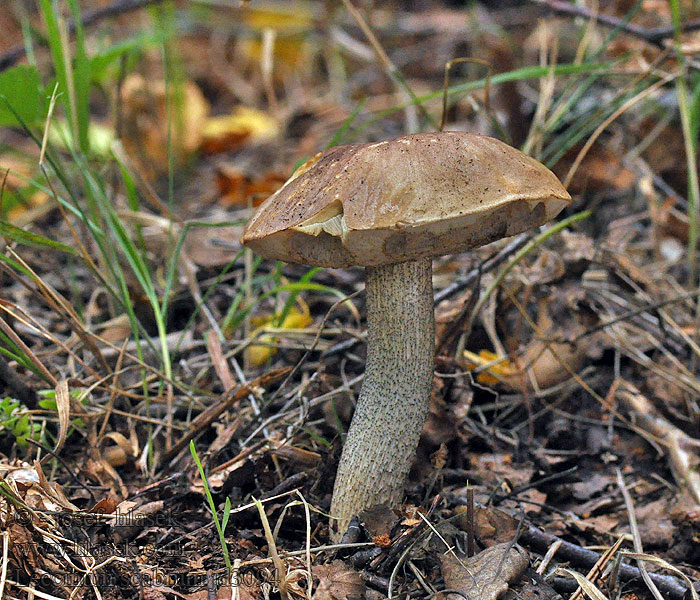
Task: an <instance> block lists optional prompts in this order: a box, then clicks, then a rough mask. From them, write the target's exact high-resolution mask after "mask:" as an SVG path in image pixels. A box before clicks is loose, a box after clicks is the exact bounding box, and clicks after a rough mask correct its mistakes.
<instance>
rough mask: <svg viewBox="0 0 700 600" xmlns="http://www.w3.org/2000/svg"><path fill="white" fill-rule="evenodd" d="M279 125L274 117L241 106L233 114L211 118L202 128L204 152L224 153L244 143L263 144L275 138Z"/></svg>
mask: <svg viewBox="0 0 700 600" xmlns="http://www.w3.org/2000/svg"><path fill="white" fill-rule="evenodd" d="M278 133H279V124H278V123H277V120H276V119H275V118H274V117H272V115H270V114H268V113H266V112H263V111H261V110H257V109H255V108H250V107H247V106H239V107H237V108H235V109H234V110H233V112H232V113H231V114H228V115H223V116H217V117H210V118H208V119H207V120H206V121H205V122H204V126H203V127H202V141H201V146H202V150H203V151H204V152H207V153H210V154H211V153H214V152H223V151H225V150H230V149H231V148H233V147H236V146H240V145H241V144H243V143H250V142H261V141H265V140H269V139H273V138H275V137H276V136H277V135H278Z"/></svg>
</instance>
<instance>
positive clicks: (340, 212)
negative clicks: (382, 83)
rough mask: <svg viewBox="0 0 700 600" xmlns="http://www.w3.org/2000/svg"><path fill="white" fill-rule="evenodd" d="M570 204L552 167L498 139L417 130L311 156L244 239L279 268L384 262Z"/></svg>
mask: <svg viewBox="0 0 700 600" xmlns="http://www.w3.org/2000/svg"><path fill="white" fill-rule="evenodd" d="M570 201H571V197H570V196H569V194H568V193H567V191H566V190H565V189H564V188H563V187H562V185H561V183H560V182H559V180H558V179H557V178H556V176H555V175H554V174H553V173H552V172H551V171H550V170H549V169H547V168H546V167H545V166H544V165H542V164H541V163H539V162H538V161H536V160H535V159H533V158H531V157H529V156H527V155H525V154H523V153H522V152H520V151H519V150H516V149H515V148H512V147H511V146H508V145H507V144H504V143H503V142H500V141H498V140H496V139H494V138H490V137H487V136H483V135H477V134H472V133H464V132H457V131H446V132H441V133H419V134H415V135H407V136H402V137H398V138H395V139H391V140H387V141H384V142H378V143H374V144H353V145H347V146H336V147H334V148H330V149H328V150H326V151H325V152H322V153H320V154H318V155H316V156H315V157H314V158H312V159H311V160H309V161H307V162H306V163H305V164H304V165H302V166H301V167H299V169H297V170H296V172H295V173H294V174H293V175H292V177H291V178H290V179H289V181H287V183H285V184H284V186H283V187H282V188H281V189H279V190H278V191H277V192H276V193H275V194H273V195H272V196H270V198H268V199H267V200H266V201H265V202H264V203H263V204H262V205H261V206H260V207H259V208H258V211H257V213H256V214H255V216H254V217H253V219H252V220H251V221H250V223H248V226H247V227H246V230H245V232H244V234H243V239H242V242H243V244H245V245H246V246H248V247H250V248H252V249H253V250H254V251H255V252H257V253H258V254H260V255H262V256H264V257H266V258H272V259H279V260H284V261H286V262H296V263H302V264H308V265H318V266H325V267H348V266H352V265H362V266H369V265H381V264H391V263H399V262H406V261H411V260H417V259H419V258H428V257H437V256H442V255H445V254H456V253H459V252H462V251H464V250H467V249H469V248H474V247H477V246H482V245H484V244H488V243H489V242H492V241H495V240H497V239H501V238H504V237H507V236H511V235H515V234H516V233H520V232H521V231H524V230H526V229H529V228H531V227H535V226H539V225H541V224H543V223H545V222H546V221H548V220H550V219H552V218H553V217H554V216H556V215H557V214H558V213H559V211H561V210H562V209H563V208H564V207H565V206H566V205H567V204H568V203H569V202H570Z"/></svg>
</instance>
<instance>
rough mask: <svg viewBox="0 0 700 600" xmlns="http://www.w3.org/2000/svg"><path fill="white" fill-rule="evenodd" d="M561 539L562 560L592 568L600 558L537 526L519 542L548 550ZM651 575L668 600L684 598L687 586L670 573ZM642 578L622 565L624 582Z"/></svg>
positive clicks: (527, 529)
mask: <svg viewBox="0 0 700 600" xmlns="http://www.w3.org/2000/svg"><path fill="white" fill-rule="evenodd" d="M558 541H561V546H560V548H559V551H558V552H557V556H559V558H560V559H561V560H566V561H570V562H571V563H572V564H573V565H575V566H578V567H584V568H591V567H592V566H593V565H595V564H596V563H597V562H598V561H599V560H600V554H598V553H597V552H595V551H593V550H588V549H587V548H582V547H581V546H577V545H576V544H572V543H571V542H565V541H563V540H560V538H558V537H557V536H555V535H552V534H550V533H545V532H544V531H540V530H539V529H537V528H535V527H532V526H530V527H526V528H525V529H524V530H523V532H522V535H521V536H520V539H519V543H520V544H521V545H523V546H526V547H528V548H531V549H533V550H535V551H538V552H542V553H544V552H546V551H547V548H548V547H549V546H551V545H552V544H554V543H555V542H558ZM649 577H650V578H651V580H652V581H653V582H654V583H655V584H656V587H658V588H659V590H660V591H661V593H663V594H666V595H667V600H683V598H684V597H685V593H686V591H687V587H686V586H685V585H683V584H682V583H681V582H680V581H679V580H678V579H677V578H675V577H672V576H670V575H661V574H658V573H650V574H649ZM639 578H641V573H640V572H639V569H638V568H637V567H633V566H632V565H628V564H621V565H620V579H621V580H622V581H623V582H628V581H632V580H634V579H639Z"/></svg>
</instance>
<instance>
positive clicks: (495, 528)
mask: <svg viewBox="0 0 700 600" xmlns="http://www.w3.org/2000/svg"><path fill="white" fill-rule="evenodd" d="M457 512H458V513H459V516H458V517H457V525H458V526H459V528H460V529H462V530H463V531H467V530H468V528H469V523H468V522H467V507H466V506H464V507H459V508H458V509H457ZM517 529H518V521H517V520H516V519H514V518H513V517H512V516H510V515H509V514H508V513H506V512H504V511H502V510H499V509H497V508H493V507H484V506H476V507H475V509H474V533H475V535H476V538H477V539H478V540H479V541H480V542H481V544H483V545H485V546H492V545H495V544H497V543H500V542H506V541H507V540H513V539H515V533H516V531H517Z"/></svg>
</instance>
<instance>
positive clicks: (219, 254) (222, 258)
mask: <svg viewBox="0 0 700 600" xmlns="http://www.w3.org/2000/svg"><path fill="white" fill-rule="evenodd" d="M222 220H224V219H222ZM242 233H243V225H226V226H222V227H192V228H190V229H189V230H188V231H187V237H186V238H185V244H184V247H183V251H184V252H185V253H186V254H187V256H188V258H190V260H192V261H193V262H194V263H195V264H196V265H197V266H199V267H220V266H222V265H226V264H228V263H230V262H231V261H232V260H233V259H234V258H235V257H236V252H238V251H239V250H240V249H241V246H240V244H239V241H238V240H239V239H240V237H241V234H242ZM218 242H224V243H221V244H220V243H218Z"/></svg>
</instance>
